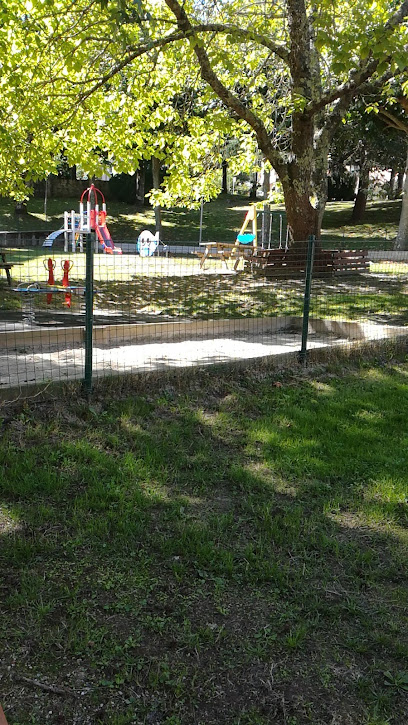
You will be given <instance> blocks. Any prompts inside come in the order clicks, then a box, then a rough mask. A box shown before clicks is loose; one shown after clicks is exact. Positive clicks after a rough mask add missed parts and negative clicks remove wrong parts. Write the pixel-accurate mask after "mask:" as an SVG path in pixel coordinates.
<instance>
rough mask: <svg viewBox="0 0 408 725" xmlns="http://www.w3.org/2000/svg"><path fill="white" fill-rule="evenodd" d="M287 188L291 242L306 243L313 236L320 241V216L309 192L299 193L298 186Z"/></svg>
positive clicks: (285, 193) (286, 202) (284, 192)
mask: <svg viewBox="0 0 408 725" xmlns="http://www.w3.org/2000/svg"><path fill="white" fill-rule="evenodd" d="M285 187H286V185H285V186H283V194H284V197H285V209H286V218H287V223H288V227H289V233H290V237H291V242H292V243H293V242H306V241H307V240H308V239H309V237H310V235H311V234H314V236H315V237H316V239H319V238H320V228H319V214H318V210H317V209H315V208H314V207H313V205H312V204H311V202H310V194H309V192H308V191H304V192H303V193H302V192H300V193H299V191H298V190H297V189H296V185H293V186H292V185H291V186H289V187H286V188H285ZM305 249H306V246H305Z"/></svg>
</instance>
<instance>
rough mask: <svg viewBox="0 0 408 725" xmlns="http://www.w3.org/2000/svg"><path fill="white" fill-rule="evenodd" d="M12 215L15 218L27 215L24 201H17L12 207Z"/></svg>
mask: <svg viewBox="0 0 408 725" xmlns="http://www.w3.org/2000/svg"><path fill="white" fill-rule="evenodd" d="M14 214H15V215H16V216H24V215H25V214H28V211H27V202H26V201H17V202H16V205H15V207H14Z"/></svg>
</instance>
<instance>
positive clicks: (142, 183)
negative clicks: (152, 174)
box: [136, 163, 146, 204]
mask: <svg viewBox="0 0 408 725" xmlns="http://www.w3.org/2000/svg"><path fill="white" fill-rule="evenodd" d="M145 172H146V168H145V165H144V164H143V163H142V164H141V165H140V168H139V171H138V172H137V174H136V199H137V200H138V201H140V202H141V203H142V204H144V201H145V187H146V175H145Z"/></svg>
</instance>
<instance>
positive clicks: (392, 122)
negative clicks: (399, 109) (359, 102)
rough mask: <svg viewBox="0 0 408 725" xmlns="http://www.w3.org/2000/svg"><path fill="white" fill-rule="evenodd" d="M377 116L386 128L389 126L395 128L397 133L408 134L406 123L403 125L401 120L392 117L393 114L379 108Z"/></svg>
mask: <svg viewBox="0 0 408 725" xmlns="http://www.w3.org/2000/svg"><path fill="white" fill-rule="evenodd" d="M379 114H380V116H381V117H382V119H383V121H384V123H386V124H387V126H391V128H395V129H396V130H397V131H403V132H404V133H407V134H408V123H405V121H402V119H400V118H398V117H397V116H394V114H393V113H390V111H387V109H386V108H380V109H379Z"/></svg>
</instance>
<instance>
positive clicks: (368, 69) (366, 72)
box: [305, 60, 379, 115]
mask: <svg viewBox="0 0 408 725" xmlns="http://www.w3.org/2000/svg"><path fill="white" fill-rule="evenodd" d="M378 63H379V61H378V60H370V61H369V62H368V63H367V64H366V65H365V66H364V67H363V68H359V69H358V70H357V69H354V70H352V71H351V73H350V78H349V79H348V80H347V81H345V83H342V84H341V85H339V86H337V87H336V88H333V90H331V91H327V92H326V93H323V94H322V95H321V96H320V98H319V99H318V100H317V101H315V102H313V103H308V105H307V106H306V107H305V112H306V113H309V114H311V115H314V114H315V113H318V112H319V111H322V110H323V108H325V106H328V105H330V104H331V103H334V101H337V100H339V99H341V98H344V97H349V96H350V97H353V95H355V94H356V93H357V92H358V88H359V86H361V84H362V83H365V81H367V80H368V79H369V78H370V77H371V76H372V75H373V73H375V71H376V68H377V66H378Z"/></svg>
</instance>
